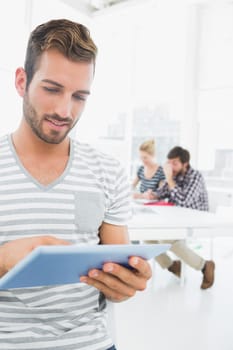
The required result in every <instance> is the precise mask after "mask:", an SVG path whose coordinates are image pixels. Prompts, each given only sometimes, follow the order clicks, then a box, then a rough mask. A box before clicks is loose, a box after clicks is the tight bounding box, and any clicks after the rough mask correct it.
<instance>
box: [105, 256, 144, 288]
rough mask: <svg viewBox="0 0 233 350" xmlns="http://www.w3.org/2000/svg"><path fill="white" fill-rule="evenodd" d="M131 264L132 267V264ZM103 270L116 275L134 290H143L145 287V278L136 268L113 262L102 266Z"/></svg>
mask: <svg viewBox="0 0 233 350" xmlns="http://www.w3.org/2000/svg"><path fill="white" fill-rule="evenodd" d="M131 266H132V267H134V266H133V265H131ZM103 271H104V272H108V273H110V274H111V275H113V276H116V277H117V278H118V279H120V280H121V281H122V282H123V283H125V284H127V285H128V286H130V287H132V288H133V289H135V290H144V289H145V288H146V282H147V278H145V276H144V275H142V274H140V272H139V271H138V270H136V269H129V268H126V267H123V266H121V265H118V264H114V263H106V264H104V266H103Z"/></svg>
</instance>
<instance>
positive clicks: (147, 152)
mask: <svg viewBox="0 0 233 350" xmlns="http://www.w3.org/2000/svg"><path fill="white" fill-rule="evenodd" d="M155 154H156V152H155V141H154V140H153V139H152V140H148V141H145V142H143V143H142V144H141V145H140V147H139V155H140V159H141V161H142V163H143V165H141V166H140V167H139V169H138V171H137V176H136V178H135V179H134V181H133V183H132V187H133V189H135V188H136V187H137V185H138V184H139V183H140V188H139V189H140V192H134V193H133V198H134V199H143V198H144V199H147V198H148V196H150V194H151V193H153V192H155V191H156V190H157V189H158V187H159V186H160V184H161V182H162V181H163V180H164V179H165V175H164V172H163V168H162V167H161V166H160V165H159V164H157V162H156V158H155Z"/></svg>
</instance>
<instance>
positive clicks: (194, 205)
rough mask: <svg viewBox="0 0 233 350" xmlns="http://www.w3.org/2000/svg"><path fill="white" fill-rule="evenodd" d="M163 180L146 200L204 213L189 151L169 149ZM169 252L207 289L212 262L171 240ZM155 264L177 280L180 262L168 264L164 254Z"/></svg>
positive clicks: (200, 178) (211, 278)
mask: <svg viewBox="0 0 233 350" xmlns="http://www.w3.org/2000/svg"><path fill="white" fill-rule="evenodd" d="M163 171H164V174H165V178H166V179H165V181H164V183H163V184H162V185H161V187H160V188H159V189H157V190H156V192H153V193H150V194H149V196H148V199H159V200H164V199H166V200H168V202H170V203H173V204H174V205H177V206H180V207H185V208H191V209H197V210H206V211H207V210H208V209H209V205H208V194H207V190H206V186H205V182H204V178H203V176H202V174H201V173H200V172H199V171H198V170H195V169H193V168H192V167H191V165H190V154H189V152H188V151H187V150H186V149H184V148H182V147H179V146H176V147H174V148H172V149H171V150H170V152H169V153H168V155H167V162H166V164H165V165H164V167H163ZM170 243H172V247H171V249H170V250H171V251H172V252H173V253H174V254H175V255H176V256H178V257H179V258H181V259H182V260H183V261H184V262H185V263H186V264H188V265H189V266H191V267H193V268H194V269H196V270H198V271H201V272H202V273H203V279H202V283H201V288H202V289H207V288H210V287H211V286H212V285H213V283H214V270H215V263H214V261H211V260H210V261H206V260H204V259H203V258H202V257H200V256H199V255H198V254H196V253H195V252H194V251H192V250H191V249H190V248H189V247H187V245H186V244H185V242H184V241H171V242H170ZM156 260H157V261H158V263H159V264H160V265H161V266H162V267H163V268H167V269H168V270H169V271H170V272H172V273H174V274H175V275H176V276H178V277H180V273H181V262H180V260H175V261H172V259H171V258H170V257H169V256H168V255H167V254H161V255H160V256H159V257H157V258H156Z"/></svg>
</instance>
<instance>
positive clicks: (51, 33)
mask: <svg viewBox="0 0 233 350" xmlns="http://www.w3.org/2000/svg"><path fill="white" fill-rule="evenodd" d="M49 49H56V50H58V51H59V52H60V53H62V54H63V55H64V56H65V57H67V58H68V59H70V60H72V61H77V62H79V61H84V62H93V64H94V65H95V60H96V55H97V47H96V45H95V44H94V42H93V40H92V39H91V37H90V32H89V30H88V29H87V28H86V27H85V26H84V25H82V24H80V23H76V22H72V21H70V20H68V19H56V20H51V21H49V22H46V23H43V24H40V25H39V26H37V27H36V28H35V29H34V30H33V31H32V33H31V35H30V38H29V40H28V46H27V51H26V58H25V64H24V69H25V72H26V74H27V87H28V86H29V84H30V82H31V80H32V78H33V75H34V73H35V71H36V69H37V68H38V65H39V61H40V58H41V55H42V53H43V52H44V51H47V50H49Z"/></svg>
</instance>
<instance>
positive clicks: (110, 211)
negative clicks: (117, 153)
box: [104, 167, 132, 226]
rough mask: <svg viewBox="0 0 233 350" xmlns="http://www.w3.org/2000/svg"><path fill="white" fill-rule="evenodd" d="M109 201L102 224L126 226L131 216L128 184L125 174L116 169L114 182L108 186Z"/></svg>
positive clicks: (121, 170) (121, 169)
mask: <svg viewBox="0 0 233 350" xmlns="http://www.w3.org/2000/svg"><path fill="white" fill-rule="evenodd" d="M108 193H109V199H108V204H107V208H106V211H105V217H104V222H106V223H109V224H113V225H122V226H123V225H127V223H128V221H129V219H130V218H131V216H132V205H131V192H130V183H129V180H128V178H127V175H126V172H125V170H124V169H123V168H122V167H118V169H117V171H116V173H115V181H111V183H110V184H109V190H108Z"/></svg>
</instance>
